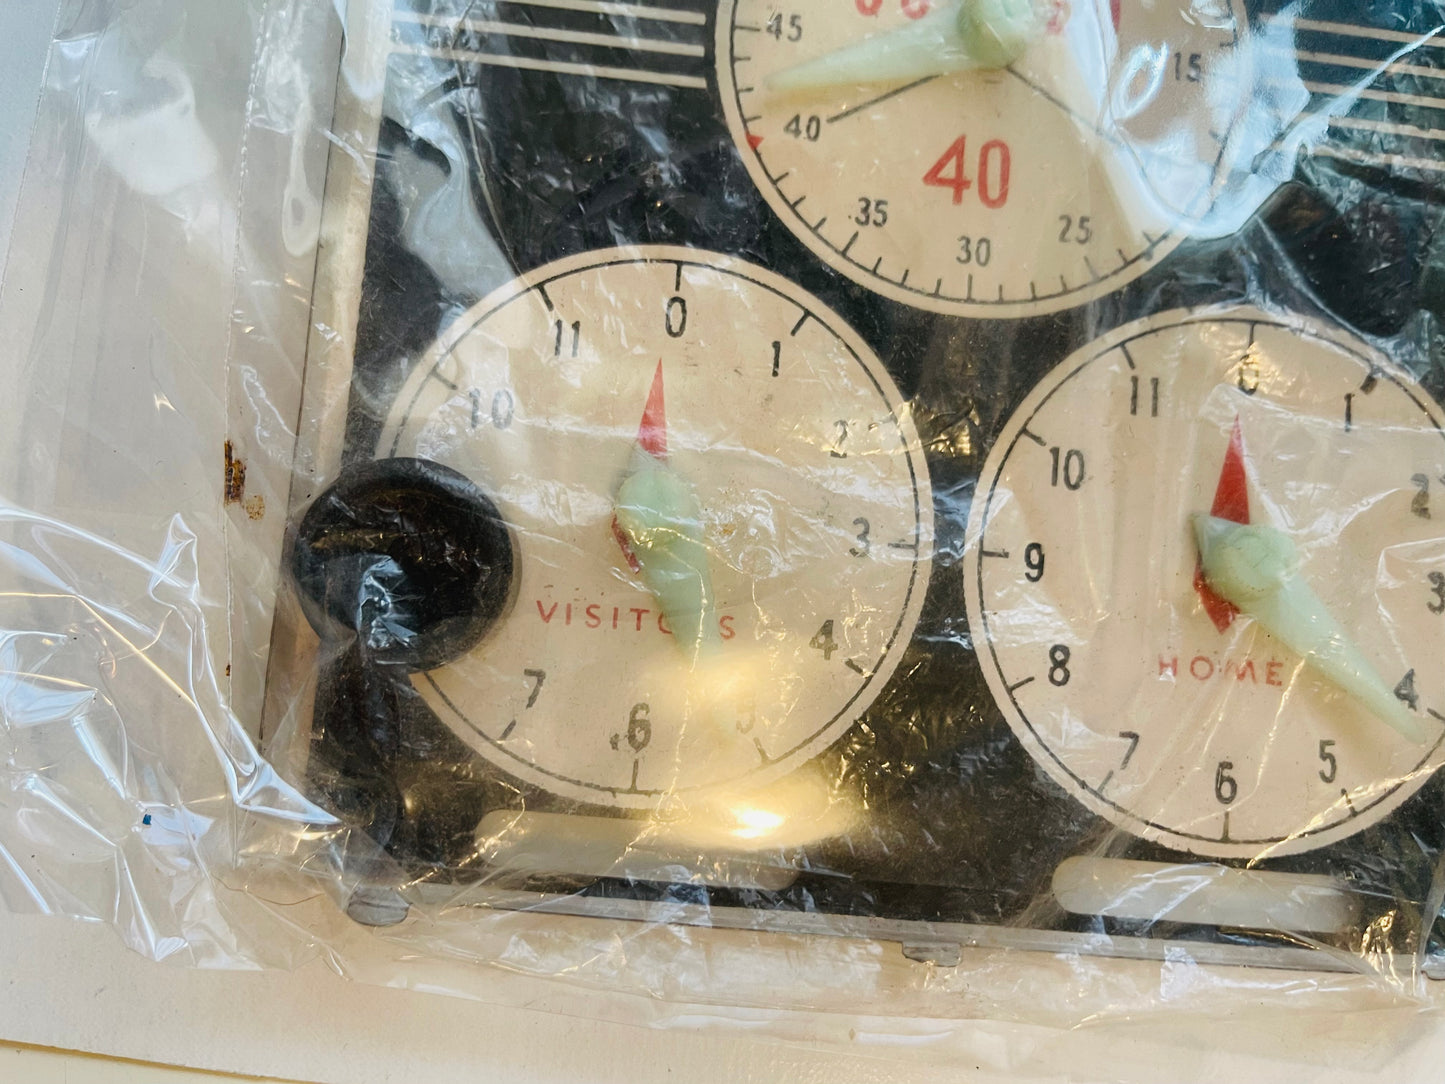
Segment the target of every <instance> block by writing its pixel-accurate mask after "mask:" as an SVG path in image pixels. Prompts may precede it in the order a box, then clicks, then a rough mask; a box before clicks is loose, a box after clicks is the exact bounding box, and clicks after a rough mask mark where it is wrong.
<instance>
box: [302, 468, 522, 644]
mask: <svg viewBox="0 0 1445 1084" xmlns="http://www.w3.org/2000/svg"><path fill="white" fill-rule="evenodd" d="M290 566H291V574H292V576H293V578H294V579H295V582H296V586H297V589H298V591H299V593H300V596H301V603H302V608H303V609H304V610H305V613H306V618H307V620H308V621H310V623H311V626H312V628H314V629H315V630H316V632H317V635H319V636H320V637H321V638H322V639H323V640H325V641H327V642H328V643H331V644H337V643H347V644H351V643H354V645H355V648H356V650H357V651H358V652H359V653H360V655H361V658H362V659H364V660H366V661H368V662H373V663H379V664H382V665H393V666H400V667H403V668H405V669H407V670H432V669H435V668H436V667H438V666H441V665H443V664H444V663H447V662H449V661H451V660H452V659H455V658H458V657H460V656H461V655H464V654H466V653H467V652H468V651H470V650H471V649H472V648H474V647H476V645H477V644H478V643H480V642H481V640H482V638H483V637H484V636H485V635H486V633H487V630H488V629H489V628H491V626H492V625H493V624H494V623H495V622H496V620H497V619H498V618H499V617H501V616H502V614H503V613H504V612H505V611H506V609H507V607H508V605H509V604H510V601H511V597H512V580H513V575H512V573H513V553H512V539H511V535H510V533H509V531H508V530H507V526H506V524H505V523H504V522H503V521H502V516H501V513H500V512H498V511H497V507H496V505H494V504H493V503H492V502H491V501H490V500H489V499H488V498H487V496H486V495H485V494H484V493H483V492H482V491H481V490H480V489H479V488H477V486H476V485H474V484H473V483H472V482H471V481H470V480H469V479H467V478H466V477H465V476H463V475H461V474H458V473H457V472H456V471H454V470H452V469H450V468H449V467H443V466H441V465H440V464H437V463H432V462H429V461H427V460H423V459H381V460H376V461H374V462H369V463H364V464H361V465H359V466H355V467H351V468H348V469H347V470H346V471H345V472H344V473H343V474H342V476H341V478H340V479H339V480H338V481H337V482H336V484H335V485H333V486H331V488H329V489H328V490H326V492H324V493H322V494H321V496H319V497H318V498H316V501H315V502H314V503H313V504H312V505H311V507H310V508H309V509H308V510H307V512H306V515H305V516H304V517H302V520H301V523H300V525H299V526H298V528H297V530H296V536H295V539H294V542H293V544H292V549H291V560H290Z"/></svg>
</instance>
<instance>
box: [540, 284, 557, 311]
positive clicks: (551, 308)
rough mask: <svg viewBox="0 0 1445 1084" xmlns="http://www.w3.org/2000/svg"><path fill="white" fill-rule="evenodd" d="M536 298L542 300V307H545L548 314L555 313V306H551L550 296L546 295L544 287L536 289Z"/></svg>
mask: <svg viewBox="0 0 1445 1084" xmlns="http://www.w3.org/2000/svg"><path fill="white" fill-rule="evenodd" d="M537 296H538V297H540V298H541V299H542V304H544V305H546V306H547V311H548V312H556V311H557V306H555V305H553V304H552V298H551V296H550V295H549V294H548V293H547V287H545V286H538V287H537Z"/></svg>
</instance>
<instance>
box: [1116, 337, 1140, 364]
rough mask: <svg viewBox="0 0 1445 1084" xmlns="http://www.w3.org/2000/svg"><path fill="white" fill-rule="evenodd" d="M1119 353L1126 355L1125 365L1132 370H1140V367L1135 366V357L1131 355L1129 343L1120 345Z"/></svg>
mask: <svg viewBox="0 0 1445 1084" xmlns="http://www.w3.org/2000/svg"><path fill="white" fill-rule="evenodd" d="M1119 353H1121V354H1123V355H1124V363H1125V364H1126V365H1128V366H1129V368H1131V369H1137V368H1138V366H1137V365H1135V364H1134V355H1133V354H1131V353H1129V344H1128V343H1120V344H1119Z"/></svg>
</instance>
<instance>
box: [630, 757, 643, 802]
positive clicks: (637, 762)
mask: <svg viewBox="0 0 1445 1084" xmlns="http://www.w3.org/2000/svg"><path fill="white" fill-rule="evenodd" d="M641 766H642V761H640V760H634V761H633V762H632V785H631V786H630V787H628V788H627V789H628V790H629V791H631V792H632V793H633V794H636V793H637V772H638V770H639V769H640V768H641Z"/></svg>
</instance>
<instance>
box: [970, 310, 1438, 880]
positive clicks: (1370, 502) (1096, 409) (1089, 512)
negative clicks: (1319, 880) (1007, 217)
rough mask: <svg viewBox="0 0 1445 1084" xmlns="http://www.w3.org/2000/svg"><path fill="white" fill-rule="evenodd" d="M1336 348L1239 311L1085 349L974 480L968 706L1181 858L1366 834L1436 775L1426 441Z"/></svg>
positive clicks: (1380, 384)
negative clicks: (983, 706) (974, 672)
mask: <svg viewBox="0 0 1445 1084" xmlns="http://www.w3.org/2000/svg"><path fill="white" fill-rule="evenodd" d="M1441 422H1442V414H1441V411H1440V408H1439V406H1437V405H1436V403H1435V402H1434V401H1432V399H1431V398H1430V396H1429V395H1428V394H1426V392H1425V391H1424V390H1423V389H1422V388H1421V387H1420V386H1419V385H1418V384H1416V383H1415V382H1414V381H1412V380H1411V379H1410V378H1409V377H1408V376H1407V375H1406V374H1405V373H1403V372H1401V371H1400V370H1398V369H1397V368H1395V367H1394V366H1392V365H1391V364H1390V363H1389V362H1388V361H1387V360H1386V359H1385V358H1383V357H1381V356H1380V355H1378V354H1376V353H1373V352H1372V351H1370V350H1369V349H1368V348H1366V347H1365V346H1364V345H1363V344H1362V343H1359V342H1357V341H1355V340H1353V339H1350V338H1348V337H1346V336H1344V335H1342V334H1337V333H1333V332H1327V331H1324V330H1322V329H1320V328H1318V327H1315V326H1313V325H1311V324H1307V323H1304V322H1300V321H1290V320H1284V319H1281V318H1278V317H1274V316H1269V315H1266V314H1264V313H1261V312H1256V311H1253V310H1232V311H1212V312H1203V313H1200V314H1196V315H1187V314H1178V313H1173V314H1165V315H1161V316H1158V317H1154V318H1151V319H1149V320H1147V321H1144V322H1142V323H1138V324H1135V325H1131V326H1129V327H1126V328H1124V329H1122V330H1121V331H1119V332H1116V333H1114V334H1113V335H1111V336H1109V337H1108V338H1106V339H1105V340H1103V341H1101V342H1100V343H1097V344H1095V345H1092V346H1090V347H1087V348H1085V349H1084V350H1083V351H1081V352H1079V353H1078V354H1076V355H1075V356H1073V357H1071V358H1069V359H1068V360H1067V361H1065V362H1064V363H1063V364H1062V365H1060V366H1059V367H1058V368H1056V369H1055V370H1054V371H1053V372H1052V373H1050V374H1049V375H1048V376H1047V377H1046V378H1045V379H1044V380H1043V381H1042V382H1041V383H1040V384H1039V386H1038V387H1037V388H1035V390H1034V391H1033V392H1032V393H1031V394H1030V395H1029V397H1028V398H1027V400H1026V401H1025V402H1024V404H1023V405H1022V407H1021V408H1020V409H1019V410H1018V411H1017V412H1016V414H1015V415H1014V417H1013V418H1012V419H1011V421H1010V422H1009V423H1008V425H1007V426H1006V427H1005V429H1004V432H1003V433H1002V434H1001V436H1000V437H999V439H998V442H997V443H996V445H995V446H994V449H993V451H992V453H991V454H990V456H989V458H988V461H987V464H986V466H985V468H984V473H983V475H982V477H981V479H980V482H979V488H978V493H977V496H976V498H975V502H974V507H973V511H972V515H971V524H970V543H969V550H968V554H967V559H966V561H965V575H966V577H967V580H966V585H965V587H966V591H967V593H968V606H969V620H970V627H971V629H972V632H973V635H974V640H975V643H976V645H977V647H978V650H979V654H980V658H981V661H982V663H983V668H984V672H985V675H986V678H987V681H988V684H989V687H990V689H991V691H992V692H993V695H994V697H995V698H996V700H997V701H998V703H999V705H1000V706H1001V708H1002V710H1003V712H1004V715H1005V716H1006V718H1007V719H1008V722H1009V724H1010V726H1011V727H1012V728H1013V730H1014V731H1015V733H1016V734H1017V735H1018V737H1019V739H1020V740H1021V741H1022V742H1023V744H1024V745H1025V746H1026V747H1027V748H1028V750H1029V751H1030V752H1031V753H1032V754H1033V756H1034V757H1035V758H1036V759H1037V761H1038V763H1039V764H1040V765H1041V766H1042V767H1043V768H1044V769H1045V770H1046V771H1047V772H1048V773H1049V775H1050V776H1052V777H1053V779H1054V780H1055V781H1056V782H1058V783H1059V784H1060V785H1061V786H1063V787H1064V788H1065V789H1066V790H1067V791H1069V792H1070V793H1071V794H1073V795H1074V796H1075V797H1076V798H1078V799H1079V800H1080V801H1081V802H1083V803H1084V804H1085V805H1086V806H1088V807H1089V808H1090V809H1092V810H1093V811H1094V812H1096V813H1099V814H1101V815H1102V816H1104V817H1107V818H1108V819H1110V820H1112V821H1113V822H1115V823H1116V824H1118V825H1120V826H1121V827H1123V828H1125V829H1127V830H1129V831H1131V832H1134V833H1136V834H1138V835H1140V836H1143V837H1145V838H1148V839H1152V840H1157V841H1159V842H1161V843H1165V844H1167V845H1169V846H1171V847H1175V848H1178V849H1181V850H1186V851H1191V852H1193V853H1196V854H1200V855H1209V856H1216V857H1232V858H1255V857H1269V856H1273V855H1282V854H1289V853H1294V852H1299V851H1305V850H1309V849H1313V848H1315V847H1319V846H1323V845H1325V844H1327V843H1330V842H1333V841H1336V840H1339V839H1342V838H1344V837H1346V836H1348V835H1350V834H1352V833H1354V832H1357V831H1359V830H1360V829H1362V828H1364V827H1366V826H1367V825H1370V824H1373V823H1375V822H1377V821H1378V820H1380V818H1382V817H1384V816H1385V815H1386V814H1387V813H1389V812H1390V811H1391V810H1393V809H1395V808H1396V807H1397V806H1399V805H1400V803H1401V802H1403V801H1404V800H1405V799H1406V798H1408V797H1409V796H1410V795H1411V794H1412V793H1414V791H1415V790H1416V789H1417V788H1419V787H1420V786H1421V785H1422V784H1423V783H1424V782H1425V780H1426V779H1427V778H1428V777H1429V775H1430V774H1431V772H1432V771H1433V770H1434V769H1435V768H1436V767H1438V766H1439V764H1440V763H1441V760H1442V735H1445V667H1442V666H1441V665H1440V659H1441V658H1442V651H1445V532H1442V530H1441V528H1440V523H1441V517H1442V516H1445V508H1442V506H1441V505H1440V501H1441V494H1442V493H1445V488H1442V487H1445V433H1442V429H1441Z"/></svg>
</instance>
